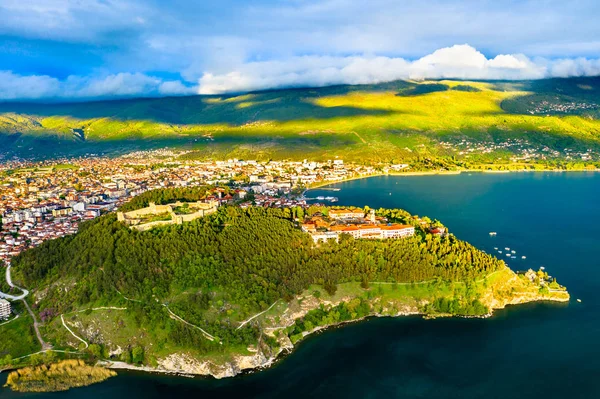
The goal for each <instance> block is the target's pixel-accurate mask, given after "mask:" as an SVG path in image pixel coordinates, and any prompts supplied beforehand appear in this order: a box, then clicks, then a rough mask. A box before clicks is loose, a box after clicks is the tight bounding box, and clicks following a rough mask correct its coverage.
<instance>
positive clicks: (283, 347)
mask: <svg viewBox="0 0 600 399" xmlns="http://www.w3.org/2000/svg"><path fill="white" fill-rule="evenodd" d="M561 294H563V295H555V296H547V295H543V294H529V293H521V295H515V296H513V297H511V298H510V300H498V299H495V298H492V300H491V301H490V303H489V305H490V306H489V307H490V309H491V311H490V312H489V313H487V314H485V315H480V316H457V315H451V314H436V315H428V314H425V313H423V312H421V311H419V310H418V308H417V307H413V308H410V309H404V310H403V311H400V312H398V313H397V314H395V315H386V314H381V313H373V314H370V315H368V316H365V317H362V318H358V319H354V320H347V321H343V322H340V323H336V324H332V325H327V326H319V327H316V328H314V329H313V330H311V331H306V332H304V333H303V334H302V338H303V339H304V338H306V337H308V336H309V335H315V334H318V333H321V332H324V331H327V330H330V329H333V328H338V327H341V326H343V325H346V324H350V323H358V322H362V321H365V320H368V319H370V318H374V317H403V316H423V317H424V318H426V319H434V318H440V317H461V318H481V319H484V318H489V317H492V316H493V314H494V311H495V310H499V309H504V308H505V307H506V306H508V305H518V304H525V303H531V302H543V301H549V302H568V301H569V300H570V297H569V294H568V292H567V291H564V292H561ZM295 316H298V315H295ZM300 317H302V315H300ZM296 318H298V317H295V318H293V319H291V320H295V319H296ZM285 327H287V326H282V327H281V328H285ZM279 343H280V347H279V349H278V350H277V352H275V353H272V354H270V355H269V356H266V355H265V354H264V353H262V352H261V351H260V350H259V351H258V352H257V353H256V354H255V355H251V356H244V355H237V356H234V357H233V359H232V360H231V361H229V362H226V363H224V364H216V363H214V362H212V361H210V360H204V361H201V360H198V359H195V358H193V357H192V356H190V355H188V354H185V353H173V354H170V355H168V356H167V357H165V358H163V359H159V360H158V366H157V367H149V366H135V365H131V364H128V363H124V362H111V361H100V362H98V364H97V365H99V366H103V367H106V368H110V369H115V370H133V371H141V372H150V373H161V374H171V375H177V376H182V377H199V376H204V377H214V378H216V379H221V378H228V377H235V376H236V375H239V374H243V373H251V372H254V371H260V370H264V369H266V368H269V367H271V366H273V365H274V364H275V363H277V362H278V361H280V360H282V359H283V358H285V357H286V356H288V355H289V354H291V353H293V350H294V348H295V345H294V344H292V342H291V341H290V339H289V338H288V337H287V336H285V337H283V338H280V339H279Z"/></svg>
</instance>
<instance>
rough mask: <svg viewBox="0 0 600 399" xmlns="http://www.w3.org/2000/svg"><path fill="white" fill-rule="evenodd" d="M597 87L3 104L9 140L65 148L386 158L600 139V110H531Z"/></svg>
mask: <svg viewBox="0 0 600 399" xmlns="http://www.w3.org/2000/svg"><path fill="white" fill-rule="evenodd" d="M557 82H558V83H557ZM582 87H583V88H582ZM598 87H600V81H599V80H598V79H595V78H592V79H588V80H585V81H580V80H573V81H571V80H558V81H557V80H549V81H540V82H521V83H512V84H507V83H482V82H455V81H442V82H437V83H435V84H431V83H427V82H425V83H423V84H415V83H409V82H392V83H387V84H381V85H371V86H337V87H330V88H321V89H295V90H281V91H269V92H259V93H253V94H246V95H240V96H208V97H207V96H192V97H181V98H161V99H140V100H123V101H110V102H106V101H105V102H96V103H83V104H59V105H56V104H55V105H48V106H39V105H23V104H4V105H0V132H4V134H0V141H4V142H5V143H6V144H7V146H10V147H11V148H17V147H19V146H20V148H26V147H27V146H35V145H36V142H37V141H38V140H40V139H41V138H45V139H46V140H50V141H51V142H53V141H57V140H62V143H61V144H63V145H66V150H65V151H70V150H73V151H75V150H76V149H80V150H81V149H88V150H93V149H100V150H109V149H110V150H113V151H114V150H115V149H119V148H121V149H126V148H138V147H142V148H143V147H156V146H162V145H179V146H187V147H190V148H196V149H198V150H199V153H198V155H199V156H238V157H242V158H244V157H250V156H252V157H259V158H269V157H277V158H284V157H291V158H300V159H301V158H306V157H311V158H320V159H326V158H331V157H333V156H340V157H343V158H345V159H358V160H360V159H364V158H367V157H368V158H370V159H373V158H375V159H379V160H386V161H388V160H399V159H406V158H414V157H415V156H416V155H417V154H421V155H425V156H443V155H444V153H443V151H442V150H441V149H440V148H439V147H438V146H437V145H436V144H437V143H438V142H439V141H440V140H444V139H447V138H452V137H468V138H470V139H472V140H474V141H485V142H490V141H497V140H504V139H506V138H511V137H513V138H516V137H521V138H526V139H527V140H529V141H531V142H533V143H535V144H540V145H541V144H544V145H549V146H550V147H553V148H557V147H558V148H561V147H565V146H575V147H580V148H586V147H594V148H598V147H600V140H599V136H600V122H599V121H598V120H596V119H595V114H594V112H592V111H590V112H588V113H582V112H579V111H577V112H573V114H574V115H563V114H559V115H550V116H548V115H531V114H529V109H530V108H531V107H532V106H534V105H532V104H535V102H536V101H540V99H543V100H546V101H555V102H559V103H560V102H564V101H566V100H565V98H568V99H569V101H579V100H580V101H586V102H594V101H595V102H596V103H598V102H599V100H600V91H598ZM471 88H473V89H472V91H470V90H471ZM476 90H479V91H476ZM528 90H529V91H528ZM557 93H558V94H557ZM505 109H507V110H509V111H510V112H512V113H510V114H509V113H507V112H506V111H505ZM81 135H83V137H84V139H81V137H80V136H81ZM46 143H47V142H46Z"/></svg>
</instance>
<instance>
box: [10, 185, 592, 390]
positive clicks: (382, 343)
mask: <svg viewBox="0 0 600 399" xmlns="http://www.w3.org/2000/svg"><path fill="white" fill-rule="evenodd" d="M336 187H340V188H341V191H339V192H337V193H335V194H333V195H335V196H337V197H339V199H340V202H339V204H341V205H357V206H363V205H369V206H371V207H380V206H381V207H401V208H404V209H406V210H408V211H410V212H411V213H414V214H419V215H427V216H430V217H432V218H437V219H440V220H441V221H442V222H443V223H444V224H446V225H447V226H448V227H449V228H450V231H451V232H452V233H454V234H456V235H457V236H458V237H459V238H462V239H465V240H468V241H470V242H471V243H473V244H474V245H476V246H477V247H479V248H481V249H483V250H485V251H488V252H493V251H494V250H493V248H494V247H499V248H501V249H503V248H504V247H510V248H511V249H514V250H516V251H517V255H518V257H519V259H515V260H512V261H511V260H508V263H509V265H510V266H511V267H513V268H514V269H517V270H519V269H526V268H528V267H534V268H537V267H539V266H545V267H546V270H547V271H548V272H549V273H550V274H551V275H553V276H555V277H557V278H558V279H559V281H560V282H561V283H563V284H565V285H567V287H568V288H569V291H570V293H571V297H572V301H571V302H570V303H568V304H552V303H537V304H528V305H521V306H517V307H509V308H508V309H505V310H502V311H498V312H496V314H495V315H494V317H492V318H490V319H483V320H482V319H444V320H422V319H421V318H419V317H410V318H396V319H391V318H382V319H373V320H370V321H369V322H365V323H360V324H354V325H349V326H346V327H343V328H339V329H334V330H329V331H326V332H324V333H323V334H320V335H317V336H314V337H310V338H309V339H307V340H306V341H305V342H303V343H302V344H301V345H300V346H299V347H298V348H297V350H296V351H295V352H294V353H293V354H292V355H290V356H288V357H286V358H285V359H283V360H282V361H280V362H279V363H278V364H277V365H276V366H275V367H273V368H271V369H269V370H266V371H263V372H260V373H254V374H250V375H243V376H240V377H237V378H234V379H226V380H220V381H216V380H213V379H186V378H173V377H169V376H156V375H148V374H137V373H123V374H121V375H120V376H119V377H116V378H113V379H112V380H109V381H108V382H106V383H103V384H99V385H95V386H91V387H87V388H82V389H77V390H72V391H69V392H66V393H58V394H35V395H22V394H14V393H11V392H9V391H7V390H2V389H1V388H0V398H2V399H4V398H25V397H35V398H61V399H62V398H82V399H83V398H85V399H88V398H108V397H109V398H111V399H121V398H127V399H135V398H170V397H198V398H212V397H215V398H255V397H258V398H283V397H285V398H307V397H319V398H321V397H322V398H337V397H339V398H396V397H398V398H482V397H485V398H545V399H547V398H569V399H572V398H598V397H600V382H599V381H598V378H599V377H600V343H599V341H598V338H599V337H600V313H599V310H600V306H599V305H600V299H599V298H598V294H597V291H598V288H599V287H600V207H599V203H600V202H599V199H600V174H591V173H589V174H587V173H569V174H551V173H547V174H546V173H544V174H542V173H521V174H502V175H489V174H472V175H467V174H463V175H459V176H418V177H417V176H415V177H376V178H370V179H365V180H356V181H351V182H346V183H341V184H337V185H336ZM390 193H391V195H390ZM312 194H314V196H317V195H332V193H331V191H319V190H315V191H314V192H313V193H311V196H313V195H312ZM490 231H496V232H497V233H498V235H497V236H496V237H490V236H489V234H488V233H489V232H490ZM522 255H525V256H527V259H526V260H521V259H520V257H521V256H522ZM575 298H581V299H582V303H577V302H576V301H575ZM5 378H6V376H5V375H0V384H3V382H4V379H5Z"/></svg>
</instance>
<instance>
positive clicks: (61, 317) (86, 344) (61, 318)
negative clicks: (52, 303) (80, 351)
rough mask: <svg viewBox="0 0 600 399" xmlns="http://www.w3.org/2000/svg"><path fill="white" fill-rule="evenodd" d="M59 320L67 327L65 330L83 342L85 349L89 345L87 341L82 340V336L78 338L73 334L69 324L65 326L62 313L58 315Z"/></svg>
mask: <svg viewBox="0 0 600 399" xmlns="http://www.w3.org/2000/svg"><path fill="white" fill-rule="evenodd" d="M60 321H62V325H63V326H65V328H66V329H67V331H69V332H70V333H71V335H72V336H74V337H75V338H77V339H78V340H80V341H81V342H83V343H84V344H85V349H87V348H88V347H89V345H88V343H87V342H86V341H84V340H83V338H80V337H78V336H77V335H75V333H74V332H73V330H71V329H70V328H69V326H67V323H65V318H64V317H63V315H62V314H61V315H60Z"/></svg>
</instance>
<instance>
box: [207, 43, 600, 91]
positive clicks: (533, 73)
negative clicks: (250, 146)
mask: <svg viewBox="0 0 600 399" xmlns="http://www.w3.org/2000/svg"><path fill="white" fill-rule="evenodd" d="M595 75H600V59H594V60H590V59H586V58H576V59H560V60H546V59H541V58H540V59H536V60H531V59H530V58H528V57H526V56H525V55H523V54H500V55H497V56H496V57H494V58H491V59H488V58H487V57H486V56H485V55H483V54H482V53H481V52H479V51H477V50H476V49H475V48H473V47H471V46H469V45H467V44H463V45H455V46H452V47H446V48H442V49H439V50H436V51H434V52H433V53H431V54H429V55H426V56H424V57H422V58H419V59H417V60H414V61H410V60H406V59H404V58H394V57H373V56H362V57H359V56H353V57H322V56H305V57H292V58H289V59H287V60H286V61H276V62H275V61H265V62H250V63H246V64H243V65H241V66H239V67H238V68H237V69H235V70H233V71H229V72H226V73H221V74H218V73H211V72H208V73H205V74H204V75H203V76H202V78H200V80H199V93H201V94H219V93H226V92H240V91H250V90H260V89H268V88H276V87H297V86H325V85H331V84H364V83H380V82H386V81H391V80H396V79H416V80H422V79H445V78H455V79H478V80H492V79H494V80H496V79H503V80H523V79H542V78H549V77H570V76H595Z"/></svg>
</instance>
